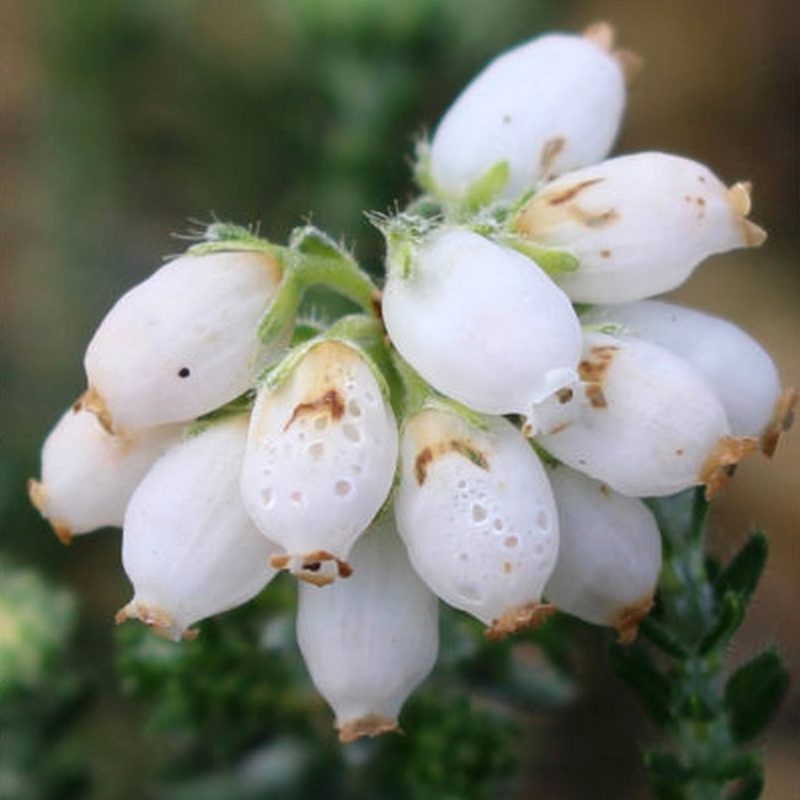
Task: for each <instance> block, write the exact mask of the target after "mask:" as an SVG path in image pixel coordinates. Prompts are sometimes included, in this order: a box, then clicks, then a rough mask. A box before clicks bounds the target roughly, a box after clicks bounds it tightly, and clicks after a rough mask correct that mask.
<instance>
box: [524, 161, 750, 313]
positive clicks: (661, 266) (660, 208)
mask: <svg viewBox="0 0 800 800" xmlns="http://www.w3.org/2000/svg"><path fill="white" fill-rule="evenodd" d="M749 209H750V200H749V188H748V187H747V186H746V185H745V184H737V185H735V186H733V187H731V188H727V187H726V186H725V185H724V184H723V183H722V182H721V181H720V180H719V178H717V177H716V176H715V175H714V174H713V173H712V172H711V171H710V170H709V169H708V168H707V167H705V166H703V165H702V164H699V163H697V162H696V161H691V160H690V159H687V158H680V157H679V156H673V155H668V154H666V153H653V152H651V153H637V154H635V155H629V156H620V157H618V158H612V159H609V160H608V161H604V162H602V163H601V164H596V165H594V166H591V167H586V168H585V169H581V170H578V171H575V172H570V173H568V174H566V175H563V176H562V177H561V178H558V179H557V180H554V181H553V182H552V183H549V184H548V185H547V186H545V187H544V188H543V189H542V190H541V191H540V192H538V193H537V194H536V195H534V197H533V198H531V200H530V201H529V202H528V203H527V205H526V206H525V207H524V208H523V210H522V211H521V212H520V215H519V217H518V218H517V221H516V225H517V228H518V230H519V231H520V232H522V233H523V234H524V235H526V236H527V237H529V238H531V239H533V240H534V241H536V242H537V243H539V244H542V245H545V246H548V247H554V248H559V249H564V250H567V251H569V252H570V253H572V254H573V255H575V256H576V257H577V258H578V260H579V261H580V268H579V269H578V270H576V271H575V272H568V273H563V274H562V275H559V276H558V279H557V280H558V283H559V285H560V286H561V287H562V288H563V289H564V291H565V292H566V293H567V294H568V295H569V296H570V298H571V299H572V300H573V301H575V302H580V303H624V302H628V301H630V300H639V299H642V298H644V297H649V296H651V295H655V294H660V293H662V292H666V291H669V290H671V289H674V288H676V287H677V286H680V284H682V283H683V282H684V281H685V280H686V279H687V278H688V277H689V275H690V274H691V273H692V271H693V270H694V268H695V267H696V266H697V264H698V263H699V262H700V261H702V260H703V259H704V258H706V257H707V256H710V255H712V254H713V253H721V252H725V251H726V250H732V249H734V248H737V247H749V246H755V245H758V244H761V242H763V240H764V238H765V234H764V232H763V231H762V230H761V229H760V228H758V227H757V226H756V225H754V224H753V223H752V222H750V221H749V220H748V219H747V218H746V215H747V213H748V211H749Z"/></svg>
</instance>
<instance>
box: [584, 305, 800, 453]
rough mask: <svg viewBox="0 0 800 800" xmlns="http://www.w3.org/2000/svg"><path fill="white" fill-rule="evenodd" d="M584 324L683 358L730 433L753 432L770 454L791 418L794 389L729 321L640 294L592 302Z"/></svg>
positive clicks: (757, 348) (761, 349)
mask: <svg viewBox="0 0 800 800" xmlns="http://www.w3.org/2000/svg"><path fill="white" fill-rule="evenodd" d="M582 321H583V322H584V323H585V324H587V325H615V326H618V330H617V331H615V333H616V334H617V335H631V336H638V337H640V338H642V339H647V340H648V341H650V342H654V343H655V344H657V345H659V346H661V347H663V348H665V349H666V350H669V351H670V352H672V353H675V354H676V355H679V356H680V357H681V358H684V359H685V360H686V361H688V362H689V363H690V364H691V365H692V366H693V367H694V368H695V369H696V370H697V371H698V372H699V373H700V374H701V375H702V376H703V377H704V378H705V379H706V380H707V381H708V382H709V383H710V384H711V386H712V387H713V388H714V391H715V392H716V395H717V397H718V398H719V399H720V401H721V402H722V405H723V406H724V408H725V413H726V414H727V416H728V423H729V425H730V429H731V434H732V435H733V436H759V437H761V446H762V449H763V450H764V451H765V452H766V453H767V454H768V455H771V454H772V452H773V451H774V449H775V447H776V445H777V441H778V437H779V435H780V433H781V432H782V431H783V430H785V428H786V427H787V426H788V424H789V422H790V421H791V410H792V405H793V403H794V398H795V393H794V391H793V390H791V389H789V390H787V391H786V392H784V391H782V388H781V381H780V377H779V375H778V370H777V368H776V367H775V363H774V362H773V360H772V358H771V356H770V355H769V353H767V351H766V350H764V348H763V347H762V346H761V345H760V344H759V343H758V342H757V341H756V340H755V339H754V338H753V337H752V336H750V335H749V334H748V333H746V332H745V331H743V330H742V329H741V328H739V327H738V326H737V325H734V324H733V323H732V322H728V321H727V320H725V319H721V318H720V317H715V316H712V315H711V314H706V313H704V312H702V311H697V310H695V309H692V308H686V307H685V306H679V305H676V304H675V303H665V302H663V301H659V300H641V301H639V302H636V303H623V304H620V305H616V304H615V305H610V306H594V307H593V308H591V309H589V310H588V311H587V312H586V313H585V315H584V316H583V317H582Z"/></svg>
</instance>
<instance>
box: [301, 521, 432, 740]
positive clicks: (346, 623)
mask: <svg viewBox="0 0 800 800" xmlns="http://www.w3.org/2000/svg"><path fill="white" fill-rule="evenodd" d="M351 563H352V565H353V575H352V577H351V578H350V579H349V580H346V581H337V582H336V583H335V584H334V585H332V586H327V587H325V588H324V589H320V588H319V587H318V586H314V585H312V584H309V583H307V582H301V583H300V585H299V587H298V591H299V594H298V599H297V642H298V644H299V646H300V651H301V652H302V654H303V658H304V659H305V662H306V666H307V667H308V670H309V672H310V674H311V678H312V680H313V681H314V685H315V686H316V687H317V689H318V690H319V692H320V693H321V694H322V696H323V697H324V698H325V699H326V700H327V702H328V703H329V704H330V706H331V707H332V708H333V711H334V714H335V715H336V727H337V729H338V730H339V738H340V739H341V740H342V741H344V742H349V741H352V740H353V739H356V738H358V737H360V736H375V735H376V734H380V733H384V732H386V731H394V730H397V729H398V728H397V716H398V713H399V711H400V708H401V707H402V705H403V703H404V702H405V700H406V698H407V697H408V696H409V695H410V694H411V692H412V691H413V690H414V689H415V688H416V687H417V685H418V684H419V683H421V681H422V680H424V678H425V677H426V676H427V675H428V673H429V672H430V671H431V669H432V668H433V665H434V663H435V661H436V653H437V649H438V629H437V625H438V622H437V618H438V602H437V599H436V596H435V595H434V594H432V593H431V592H430V591H429V589H428V588H427V587H426V586H425V584H423V583H422V581H421V580H420V579H419V577H418V576H417V574H416V572H414V570H413V569H412V567H411V564H410V563H409V561H408V556H407V554H406V551H405V547H403V543H402V542H401V541H400V539H399V538H398V536H397V531H396V529H395V526H394V519H393V515H392V514H391V513H388V514H384V515H383V516H382V517H380V518H379V520H378V521H377V522H376V523H374V524H373V525H372V527H371V528H370V529H369V530H368V531H367V532H366V533H365V534H364V535H363V536H361V537H360V538H359V540H358V541H357V542H356V544H355V546H354V547H353V550H352V555H351Z"/></svg>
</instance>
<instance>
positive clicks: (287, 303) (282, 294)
mask: <svg viewBox="0 0 800 800" xmlns="http://www.w3.org/2000/svg"><path fill="white" fill-rule="evenodd" d="M300 297H301V287H300V285H299V283H298V281H297V279H296V276H295V273H294V272H293V270H291V269H286V268H284V271H283V277H282V278H281V282H280V283H279V284H278V290H277V291H276V292H275V296H274V297H273V298H272V302H271V303H270V304H269V307H268V308H267V310H266V311H265V312H264V316H263V317H262V318H261V321H260V322H259V323H258V328H257V329H256V335H257V336H258V338H259V340H260V341H261V342H262V343H263V344H269V343H270V342H272V341H273V340H274V339H275V338H277V337H278V336H280V335H282V334H283V332H284V331H286V330H288V329H289V328H291V327H292V326H293V325H294V320H295V316H296V314H297V309H298V307H299V305H300Z"/></svg>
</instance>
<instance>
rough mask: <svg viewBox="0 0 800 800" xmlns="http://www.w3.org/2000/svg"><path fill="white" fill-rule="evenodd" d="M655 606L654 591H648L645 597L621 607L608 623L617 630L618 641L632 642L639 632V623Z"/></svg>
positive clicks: (621, 642)
mask: <svg viewBox="0 0 800 800" xmlns="http://www.w3.org/2000/svg"><path fill="white" fill-rule="evenodd" d="M652 607H653V593H652V592H648V594H646V595H645V596H644V597H641V598H640V599H639V600H635V601H634V602H633V603H629V604H628V605H627V606H625V607H624V608H621V609H619V610H618V611H617V612H616V613H615V614H614V616H613V617H612V618H611V619H610V620H609V621H608V624H609V625H611V627H612V628H615V629H616V631H617V641H618V642H619V643H620V644H630V643H631V642H632V641H633V640H634V639H635V638H636V634H637V633H638V632H639V623H640V622H641V621H642V620H643V619H644V618H645V617H646V616H647V615H648V614H649V613H650V609H651V608H652Z"/></svg>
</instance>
